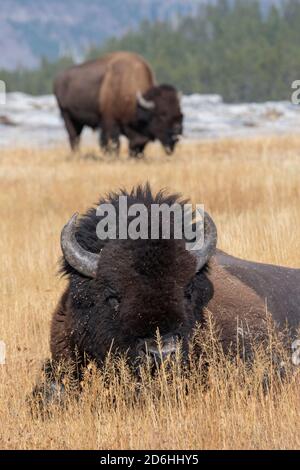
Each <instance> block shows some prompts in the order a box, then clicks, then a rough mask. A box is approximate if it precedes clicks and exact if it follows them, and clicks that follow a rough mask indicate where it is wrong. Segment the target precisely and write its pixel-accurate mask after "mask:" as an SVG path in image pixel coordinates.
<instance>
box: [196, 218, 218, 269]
mask: <svg viewBox="0 0 300 470" xmlns="http://www.w3.org/2000/svg"><path fill="white" fill-rule="evenodd" d="M217 239H218V232H217V227H216V225H215V223H214V221H213V220H212V218H211V217H210V215H209V214H208V213H207V212H204V243H203V247H202V248H201V250H192V251H191V253H192V255H193V256H195V258H196V262H197V264H196V272H198V271H200V269H201V268H203V266H204V265H205V264H206V263H207V262H208V261H209V259H210V258H211V257H212V256H213V255H214V254H215V251H216V246H217Z"/></svg>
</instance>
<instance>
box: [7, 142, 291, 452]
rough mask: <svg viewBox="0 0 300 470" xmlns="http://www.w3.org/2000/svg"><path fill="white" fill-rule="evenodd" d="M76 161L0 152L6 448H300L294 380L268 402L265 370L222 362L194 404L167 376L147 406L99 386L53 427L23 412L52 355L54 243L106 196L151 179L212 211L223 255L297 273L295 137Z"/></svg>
mask: <svg viewBox="0 0 300 470" xmlns="http://www.w3.org/2000/svg"><path fill="white" fill-rule="evenodd" d="M93 151H94V149H89V152H93ZM67 156H68V154H67V150H66V148H58V149H53V150H49V149H48V150H33V149H15V150H2V151H1V157H0V178H1V196H0V210H1V237H0V251H1V254H2V255H1V263H0V270H1V286H0V289H1V293H0V299H1V311H0V339H2V340H4V341H5V342H6V345H7V364H6V365H5V366H0V421H1V426H0V448H9V449H11V448H22V449H24V448H25V449H28V448H49V449H53V448H109V449H112V448H117V449H119V448H131V449H135V448H146V449H151V448H161V449H164V448H173V449H174V448H176V449H182V448H186V449H192V448H201V449H204V448H206V449H207V448H221V449H225V448H226V449H231V448H299V446H300V432H299V431H300V424H299V423H300V411H299V398H300V396H299V395H300V393H299V390H300V389H299V381H298V380H297V375H296V377H295V378H294V379H293V380H292V381H291V382H290V383H288V384H285V385H284V386H283V387H279V388H278V389H277V390H276V392H275V391H274V392H272V393H270V394H268V395H263V394H262V393H261V392H260V388H259V385H258V384H259V383H260V372H258V371H261V370H262V365H261V366H260V365H259V361H258V366H257V368H255V369H254V371H253V372H251V373H249V374H250V375H249V376H248V379H247V380H248V382H249V383H248V384H247V386H244V387H243V386H240V384H239V381H238V379H237V378H236V376H237V368H236V367H234V368H233V367H232V366H231V365H230V364H225V366H224V364H223V366H224V367H222V368H220V365H219V366H218V365H217V364H216V365H215V369H213V370H214V374H213V375H212V376H211V387H210V388H209V389H208V390H203V388H202V387H201V386H200V385H198V384H197V383H196V382H195V377H194V379H191V380H192V382H191V383H190V390H191V391H190V393H189V394H185V393H184V385H183V384H182V383H180V382H178V381H177V382H176V384H177V385H176V390H177V392H176V393H175V392H174V385H173V386H172V387H169V388H168V386H167V385H166V383H165V382H164V381H163V379H161V380H162V381H161V382H159V383H158V384H155V385H153V389H152V388H151V386H150V392H149V390H148V392H147V393H144V395H143V394H142V395H141V396H142V398H141V399H139V400H138V402H136V398H134V394H133V395H132V386H133V385H132V384H131V382H130V380H129V379H128V380H127V379H126V380H127V381H126V380H125V385H124V384H123V385H122V386H120V385H118V384H117V383H116V382H112V385H111V388H110V389H108V390H106V389H105V388H104V387H102V386H101V377H100V378H98V380H96V381H94V382H93V383H92V385H91V386H90V385H87V387H88V388H89V387H91V389H90V388H89V391H88V392H87V393H84V394H83V398H82V401H80V402H79V403H77V402H74V401H71V403H70V405H69V407H68V409H67V410H56V411H55V412H54V414H53V416H52V417H51V418H49V419H46V420H44V421H43V420H42V419H33V418H32V417H31V416H30V415H29V414H28V410H27V407H26V405H25V396H26V395H27V393H29V392H30V390H31V388H32V386H33V384H34V382H35V379H36V375H37V373H38V370H39V367H40V364H41V361H42V360H43V358H46V357H47V356H48V354H49V349H48V337H49V323H50V318H51V313H52V311H53V309H54V307H55V304H56V302H57V300H58V297H59V294H60V292H61V291H62V290H63V287H64V282H65V281H63V280H60V279H58V277H57V276H56V275H55V274H56V271H57V259H58V257H59V256H60V248H59V234H60V230H61V227H62V225H63V224H64V223H65V221H66V220H67V219H68V218H69V216H70V215H71V214H72V213H73V212H75V211H76V210H79V211H84V210H86V209H87V208H88V207H89V206H90V205H91V203H93V202H96V201H97V198H98V196H99V194H100V193H105V192H107V191H109V190H110V189H115V188H118V187H119V186H125V187H127V188H130V187H131V186H132V185H133V184H137V183H140V182H144V181H146V180H149V181H150V182H151V184H152V185H153V187H154V188H155V189H159V188H161V187H168V188H170V189H171V190H175V191H180V192H182V193H183V194H184V195H185V196H189V197H190V198H191V199H192V201H193V202H198V203H201V202H203V203H205V206H206V209H207V210H208V211H209V212H210V213H211V214H212V215H213V217H214V219H215V221H216V223H217V225H218V228H219V234H220V236H219V246H220V247H221V248H223V249H224V250H227V251H229V252H230V253H232V254H235V255H238V256H244V257H247V258H251V259H255V260H261V261H266V262H274V263H281V264H283V265H290V266H295V267H296V266H300V237H299V232H300V210H299V207H300V184H299V183H300V176H299V175H300V138H299V137H295V136H289V137H278V138H275V137H273V138H271V137H267V138H257V139H251V140H223V141H218V142H209V141H207V142H201V143H193V144H189V143H185V144H181V146H180V147H179V148H178V150H177V152H176V154H175V155H174V156H173V157H171V158H166V157H165V156H163V154H162V152H161V150H160V148H159V147H158V146H152V147H151V148H150V149H149V151H148V155H147V159H146V160H145V161H143V162H132V161H128V160H127V159H126V158H125V154H123V155H122V158H121V159H120V160H119V161H111V160H110V159H109V158H106V157H103V158H101V159H100V160H99V161H94V160H93V159H91V158H80V159H77V160H74V161H70V160H68V158H67ZM224 370H226V373H225V372H224ZM238 370H239V371H241V370H243V366H242V365H240V366H239V367H238ZM124 374H125V372H124ZM125 375H126V374H125ZM193 380H194V382H193ZM148 386H149V384H148ZM148 386H147V387H148ZM145 387H146V385H145ZM157 387H160V391H161V393H159V394H156V393H154V389H156V388H157ZM249 390H250V393H249ZM254 391H255V393H254ZM152 392H153V393H152ZM115 393H116V394H117V397H118V398H117V400H116V402H115V403H114V404H113V405H112V403H111V402H112V398H111V397H112V396H113V395H114V394H115ZM96 398H97V399H96ZM95 402H96V405H95ZM91 403H94V405H95V406H92V407H91V406H90V405H91Z"/></svg>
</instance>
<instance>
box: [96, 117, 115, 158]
mask: <svg viewBox="0 0 300 470" xmlns="http://www.w3.org/2000/svg"><path fill="white" fill-rule="evenodd" d="M100 146H101V148H102V150H103V151H104V152H105V153H111V154H114V155H116V156H118V155H119V151H120V128H119V126H118V125H117V124H116V123H103V124H102V130H101V136H100Z"/></svg>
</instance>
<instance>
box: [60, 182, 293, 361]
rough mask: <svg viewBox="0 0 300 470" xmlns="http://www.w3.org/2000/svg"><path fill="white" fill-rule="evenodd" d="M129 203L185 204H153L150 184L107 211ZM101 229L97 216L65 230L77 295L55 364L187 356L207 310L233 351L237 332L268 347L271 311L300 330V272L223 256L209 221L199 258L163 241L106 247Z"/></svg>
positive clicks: (63, 302) (67, 264)
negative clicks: (111, 355)
mask: <svg viewBox="0 0 300 470" xmlns="http://www.w3.org/2000/svg"><path fill="white" fill-rule="evenodd" d="M119 195H122V196H127V200H128V207H129V208H130V207H132V206H133V204H135V203H141V204H144V205H145V207H146V208H147V210H148V209H150V207H151V206H152V204H167V205H168V206H171V205H173V204H174V203H175V202H178V201H179V202H180V199H178V196H177V195H166V194H165V193H163V192H159V193H158V194H156V195H153V193H152V192H151V189H150V187H149V186H148V185H146V186H145V187H138V188H136V189H134V190H132V191H131V192H130V193H126V192H125V191H123V192H120V194H118V193H112V194H111V195H110V196H108V198H107V199H101V200H100V204H104V203H111V204H112V205H113V206H114V207H115V208H116V210H118V200H119ZM180 204H183V202H180ZM98 222H99V216H98V215H97V213H96V209H95V208H92V209H90V210H89V211H88V212H87V213H86V214H85V216H84V217H82V218H81V219H80V220H79V221H77V219H76V216H73V217H72V218H71V219H70V221H69V222H68V223H67V225H66V226H65V227H64V228H63V231H62V236H61V246H62V251H63V261H62V272H63V273H64V274H65V275H66V276H67V277H68V286H67V288H66V290H65V292H64V294H63V295H62V297H61V299H60V301H59V304H58V307H57V309H56V311H55V313H54V315H53V320H52V328H51V353H52V359H53V361H54V363H55V362H59V361H61V360H66V361H69V360H71V361H75V360H76V361H77V363H78V362H79V363H81V364H83V363H84V358H85V357H86V356H88V357H89V358H91V359H93V360H94V361H95V362H96V363H97V364H99V365H101V364H102V363H103V360H104V359H105V357H106V355H107V353H108V351H111V350H113V351H117V352H120V353H124V354H126V355H127V358H128V361H129V363H130V364H132V365H135V364H137V363H138V362H139V361H140V360H141V358H142V357H143V356H144V354H147V353H148V354H150V355H151V356H152V357H154V358H155V359H157V360H159V359H160V360H161V359H162V356H164V355H170V354H172V353H173V352H174V350H175V348H176V344H177V343H178V341H180V342H181V343H182V349H183V354H186V353H187V352H188V347H189V340H190V338H191V336H192V334H193V331H194V329H195V327H196V326H197V325H200V326H201V325H202V326H203V327H204V326H205V312H204V309H205V307H207V309H208V310H209V311H210V312H211V314H212V316H213V318H214V320H215V322H216V324H217V326H218V329H219V331H220V341H221V344H222V346H223V348H224V350H225V351H228V350H229V348H231V346H232V345H233V344H235V343H236V334H237V327H238V328H242V329H244V331H245V337H244V344H245V348H246V351H247V348H248V346H249V347H250V345H248V344H247V334H246V332H251V333H253V334H252V335H251V338H252V339H253V337H255V338H256V339H257V340H259V341H262V340H263V338H265V336H266V329H267V325H266V323H267V315H266V310H268V311H269V312H270V314H271V315H272V318H273V319H274V322H275V323H276V324H278V325H279V326H282V327H283V326H284V325H285V324H286V322H287V323H288V324H289V326H290V328H291V329H292V330H293V329H294V331H296V328H297V326H298V325H299V322H300V270H298V269H290V268H284V267H280V266H272V265H267V264H261V263H254V262H250V261H244V260H241V259H238V258H235V257H233V256H230V255H228V254H226V253H224V252H222V251H219V250H217V249H216V244H217V229H216V226H215V224H214V222H213V220H212V219H211V217H210V216H209V215H208V214H205V223H204V243H203V244H202V247H201V248H200V249H198V250H187V249H186V244H185V242H184V240H180V239H175V238H171V239H164V238H163V237H161V236H160V237H159V238H158V239H136V240H133V239H120V238H117V239H108V240H101V239H99V238H98V236H97V233H96V227H97V224H98ZM118 222H119V220H118ZM171 223H172V222H171ZM173 223H174V221H173ZM149 233H150V232H149ZM171 233H172V230H171ZM160 235H161V234H160ZM158 331H159V334H160V336H161V345H160V346H161V347H160V350H159V348H158V346H157V341H156V339H155V338H156V334H157V332H158ZM249 341H250V339H249ZM75 356H76V357H75Z"/></svg>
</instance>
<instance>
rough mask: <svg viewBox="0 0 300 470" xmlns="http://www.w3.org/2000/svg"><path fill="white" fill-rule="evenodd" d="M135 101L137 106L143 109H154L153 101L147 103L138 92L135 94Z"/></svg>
mask: <svg viewBox="0 0 300 470" xmlns="http://www.w3.org/2000/svg"><path fill="white" fill-rule="evenodd" d="M136 99H137V102H138V104H139V105H140V106H141V107H142V108H145V109H154V108H155V103H154V102H153V101H148V100H146V99H145V98H144V97H143V95H142V93H141V92H140V91H137V93H136Z"/></svg>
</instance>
